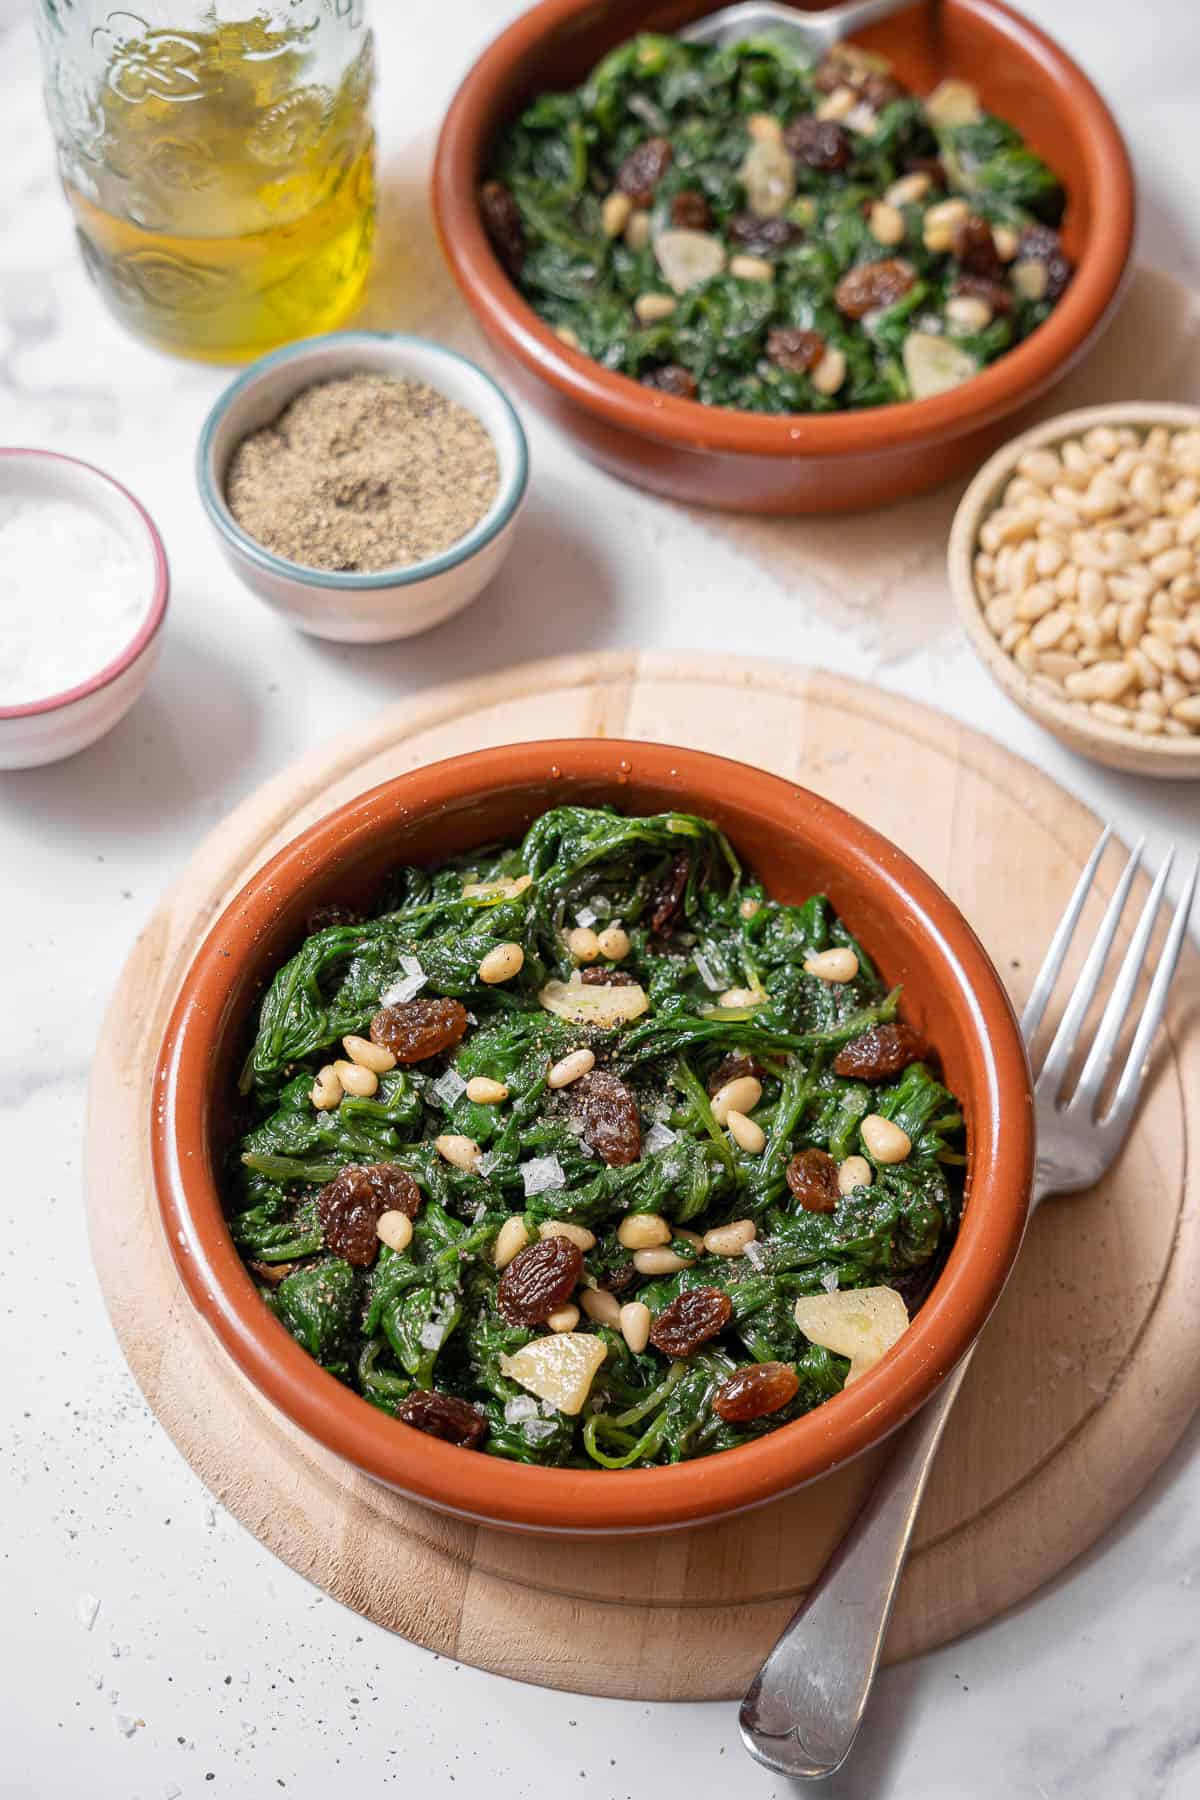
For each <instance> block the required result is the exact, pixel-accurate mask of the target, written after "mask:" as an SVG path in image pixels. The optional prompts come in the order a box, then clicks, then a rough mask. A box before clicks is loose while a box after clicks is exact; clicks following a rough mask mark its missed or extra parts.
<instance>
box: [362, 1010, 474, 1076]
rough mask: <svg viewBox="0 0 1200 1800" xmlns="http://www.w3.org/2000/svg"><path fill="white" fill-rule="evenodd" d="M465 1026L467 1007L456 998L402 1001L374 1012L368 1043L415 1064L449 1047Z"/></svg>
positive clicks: (402, 1060) (464, 1030)
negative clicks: (377, 1045)
mask: <svg viewBox="0 0 1200 1800" xmlns="http://www.w3.org/2000/svg"><path fill="white" fill-rule="evenodd" d="M466 1029H467V1009H466V1007H465V1006H463V1005H461V1004H460V1002H459V1001H457V1000H405V1001H404V1002H402V1004H401V1005H399V1006H385V1007H384V1008H383V1010H382V1011H381V1012H377V1013H376V1014H375V1017H374V1018H373V1019H372V1020H371V1042H372V1043H374V1044H382V1045H383V1048H384V1049H385V1050H390V1051H391V1053H392V1055H393V1056H394V1057H395V1059H396V1061H397V1062H398V1063H417V1062H424V1061H425V1059H426V1058H427V1057H430V1056H437V1055H438V1054H439V1052H440V1051H442V1050H450V1049H452V1048H453V1046H454V1045H455V1044H457V1043H458V1042H459V1041H460V1040H461V1039H462V1037H463V1036H464V1035H465V1033H466Z"/></svg>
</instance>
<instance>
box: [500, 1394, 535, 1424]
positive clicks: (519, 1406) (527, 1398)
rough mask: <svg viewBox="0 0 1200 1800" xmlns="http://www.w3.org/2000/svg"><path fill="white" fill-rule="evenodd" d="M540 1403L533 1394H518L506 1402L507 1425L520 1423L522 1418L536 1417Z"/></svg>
mask: <svg viewBox="0 0 1200 1800" xmlns="http://www.w3.org/2000/svg"><path fill="white" fill-rule="evenodd" d="M537 1410H538V1403H537V1401H536V1400H535V1399H534V1397H533V1395H532V1394H517V1395H515V1396H514V1397H513V1399H511V1400H506V1401H505V1403H504V1422H505V1424H506V1425H519V1424H520V1422H521V1420H522V1419H536V1417H537Z"/></svg>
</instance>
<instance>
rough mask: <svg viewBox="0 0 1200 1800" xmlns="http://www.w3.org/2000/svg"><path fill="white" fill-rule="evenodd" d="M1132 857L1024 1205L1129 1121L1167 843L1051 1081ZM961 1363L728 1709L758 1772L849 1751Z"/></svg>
mask: <svg viewBox="0 0 1200 1800" xmlns="http://www.w3.org/2000/svg"><path fill="white" fill-rule="evenodd" d="M1111 835H1112V832H1111V827H1106V828H1105V830H1104V832H1103V834H1102V836H1101V838H1100V842H1099V843H1098V844H1097V845H1096V848H1095V849H1094V850H1093V851H1092V854H1091V856H1090V857H1089V858H1088V862H1087V867H1086V868H1085V869H1084V871H1083V874H1082V875H1081V876H1080V877H1079V881H1078V884H1077V885H1076V888H1075V892H1074V893H1073V894H1072V896H1071V900H1070V903H1069V904H1068V906H1067V910H1066V912H1065V913H1064V914H1063V916H1062V919H1061V921H1060V922H1059V925H1058V927H1057V929H1056V931H1055V933H1054V936H1053V938H1052V940H1051V943H1050V948H1049V950H1048V951H1047V952H1046V960H1045V962H1044V963H1043V964H1042V967H1041V969H1040V970H1039V972H1038V977H1037V980H1036V981H1035V982H1034V984H1033V992H1032V993H1031V994H1030V996H1029V1001H1028V1004H1027V1005H1026V1007H1025V1011H1024V1013H1023V1014H1022V1016H1021V1032H1022V1035H1023V1037H1024V1039H1025V1043H1026V1045H1027V1046H1029V1047H1032V1044H1033V1040H1034V1037H1035V1036H1036V1034H1037V1029H1038V1026H1039V1025H1040V1024H1041V1022H1042V1019H1043V1017H1044V1015H1045V1011H1046V1006H1047V1004H1048V1002H1049V999H1050V995H1051V994H1052V992H1053V991H1054V986H1055V983H1056V982H1057V980H1058V977H1059V975H1060V973H1061V971H1062V966H1063V963H1064V961H1065V959H1066V955H1067V950H1068V948H1069V946H1070V943H1071V940H1072V938H1073V936H1074V934H1075V927H1076V926H1077V924H1078V923H1079V918H1080V915H1081V914H1082V912H1083V908H1084V904H1085V902H1086V900H1087V897H1088V894H1089V893H1090V891H1091V887H1092V883H1093V881H1094V879H1095V875H1096V869H1097V867H1098V866H1099V863H1100V858H1101V857H1102V856H1103V854H1104V850H1105V846H1106V845H1107V844H1108V841H1109V838H1110V837H1111ZM1143 847H1144V840H1143V841H1141V842H1139V843H1138V844H1137V845H1136V846H1135V848H1134V850H1133V853H1132V854H1131V856H1130V858H1129V861H1128V863H1127V865H1126V867H1125V871H1124V873H1123V875H1122V876H1121V879H1120V881H1119V882H1118V883H1117V887H1116V891H1115V892H1114V894H1113V897H1112V899H1111V900H1110V901H1109V904H1108V907H1107V909H1106V910H1105V914H1104V918H1103V920H1102V921H1101V924H1100V929H1099V931H1098V932H1097V934H1096V938H1095V942H1094V943H1093V944H1092V946H1091V948H1090V950H1089V951H1088V954H1087V957H1086V960H1085V961H1084V965H1083V967H1082V969H1081V970H1080V972H1079V977H1078V979H1077V981H1076V983H1075V986H1074V988H1073V989H1072V992H1071V996H1070V999H1069V1000H1068V1002H1067V1007H1066V1011H1065V1012H1064V1013H1063V1017H1062V1023H1061V1024H1060V1025H1059V1028H1058V1030H1057V1032H1056V1033H1055V1036H1054V1041H1053V1042H1052V1044H1051V1045H1050V1048H1049V1050H1048V1051H1047V1053H1046V1060H1045V1062H1044V1063H1043V1064H1042V1068H1041V1072H1040V1074H1039V1075H1038V1078H1037V1082H1036V1084H1035V1087H1034V1096H1035V1101H1036V1110H1037V1130H1038V1151H1037V1167H1036V1172H1035V1175H1034V1181H1033V1197H1032V1202H1031V1205H1032V1206H1037V1205H1038V1204H1039V1202H1041V1201H1042V1200H1045V1199H1046V1198H1047V1196H1048V1195H1050V1194H1069V1193H1074V1192H1076V1191H1077V1190H1078V1189H1080V1188H1087V1187H1091V1186H1093V1185H1094V1183H1095V1182H1096V1181H1098V1180H1099V1178H1100V1176H1101V1175H1103V1174H1104V1172H1105V1170H1106V1169H1107V1168H1109V1167H1110V1165H1111V1164H1112V1163H1113V1162H1115V1160H1116V1158H1117V1155H1118V1153H1119V1151H1120V1149H1121V1146H1122V1144H1123V1143H1124V1142H1125V1139H1126V1137H1127V1135H1128V1132H1129V1127H1130V1125H1131V1124H1132V1122H1133V1116H1134V1113H1135V1111H1136V1109H1137V1103H1138V1096H1139V1094H1140V1092H1141V1088H1142V1083H1143V1081H1144V1079H1145V1076H1146V1071H1147V1067H1148V1063H1149V1054H1150V1045H1151V1043H1152V1041H1153V1039H1154V1034H1155V1032H1156V1031H1157V1029H1158V1026H1159V1022H1160V1020H1161V1019H1162V1016H1163V1011H1164V1009H1165V1007H1166V1004H1167V992H1168V989H1169V988H1170V985H1171V979H1172V977H1173V975H1174V973H1175V966H1176V964H1177V963H1178V961H1179V953H1180V950H1181V948H1182V946H1183V938H1184V933H1185V931H1186V929H1187V921H1188V914H1189V912H1190V911H1191V906H1192V899H1193V896H1194V894H1195V891H1196V882H1197V876H1198V874H1200V857H1198V858H1197V859H1196V862H1195V863H1194V864H1193V866H1192V869H1191V873H1190V875H1189V876H1188V879H1187V881H1186V883H1185V885H1184V890H1183V895H1182V897H1181V899H1180V901H1179V904H1178V906H1177V907H1176V909H1175V914H1174V917H1173V919H1172V921H1171V925H1170V928H1169V930H1168V932H1167V938H1166V942H1165V944H1164V946H1163V950H1162V954H1161V956H1160V957H1159V959H1158V965H1157V967H1156V968H1155V970H1154V974H1153V977H1152V979H1151V982H1150V989H1149V992H1148V994H1147V995H1146V1002H1145V1005H1144V1006H1143V1008H1142V1013H1141V1017H1140V1019H1139V1020H1138V1023H1137V1027H1136V1030H1135V1032H1134V1037H1133V1042H1132V1044H1131V1046H1130V1049H1129V1055H1128V1057H1127V1058H1126V1062H1125V1066H1124V1068H1123V1069H1122V1071H1121V1074H1120V1077H1119V1079H1118V1082H1117V1086H1116V1090H1115V1092H1114V1094H1113V1097H1112V1100H1111V1102H1110V1104H1109V1106H1108V1108H1107V1110H1106V1111H1105V1112H1104V1113H1103V1115H1101V1114H1100V1112H1099V1105H1100V1097H1101V1093H1102V1092H1103V1089H1104V1086H1105V1081H1106V1078H1107V1076H1108V1073H1109V1071H1110V1069H1111V1067H1112V1063H1113V1058H1114V1055H1115V1053H1116V1049H1117V1045H1118V1042H1119V1041H1120V1037H1121V1030H1122V1027H1123V1025H1124V1023H1125V1018H1126V1015H1127V1014H1128V1012H1129V1008H1130V1004H1131V1002H1132V1000H1133V995H1134V990H1135V989H1136V987H1137V983H1138V977H1139V976H1140V975H1141V973H1142V969H1143V966H1144V965H1145V963H1146V953H1147V950H1148V948H1149V944H1150V937H1151V934H1152V932H1153V930H1154V922H1155V919H1156V917H1157V914H1158V911H1159V907H1160V905H1161V903H1162V898H1163V894H1164V891H1165V889H1166V885H1167V877H1168V875H1169V873H1170V869H1171V863H1172V861H1173V859H1174V854H1175V848H1174V845H1172V846H1171V848H1170V849H1169V850H1168V851H1167V855H1166V858H1165V860H1164V862H1163V866H1162V868H1161V869H1160V870H1159V872H1158V875H1157V877H1156V879H1155V882H1154V885H1153V887H1152V888H1151V890H1150V893H1149V896H1148V898H1147V900H1146V904H1145V906H1144V907H1143V908H1142V912H1141V916H1140V918H1139V920H1138V923H1137V925H1136V927H1135V929H1134V932H1133V936H1132V938H1131V939H1130V943H1129V948H1128V950H1127V951H1126V952H1125V956H1124V958H1123V959H1122V962H1121V966H1120V969H1119V970H1118V972H1117V977H1116V981H1115V983H1114V984H1113V989H1112V993H1111V995H1110V996H1109V1000H1108V1003H1107V1005H1106V1006H1105V1009H1104V1013H1103V1016H1102V1017H1101V1020H1100V1023H1099V1025H1098V1026H1097V1028H1096V1034H1095V1036H1094V1038H1093V1039H1092V1042H1091V1047H1090V1049H1089V1050H1088V1053H1087V1057H1086V1060H1085V1062H1084V1065H1083V1068H1082V1069H1081V1070H1080V1074H1079V1080H1078V1082H1077V1083H1076V1085H1075V1088H1074V1090H1073V1092H1072V1093H1071V1094H1070V1095H1069V1096H1065V1095H1064V1082H1065V1078H1066V1075H1067V1070H1068V1068H1069V1066H1070V1064H1071V1062H1072V1060H1073V1058H1074V1057H1075V1055H1076V1053H1077V1051H1078V1050H1080V1049H1081V1048H1082V1041H1081V1031H1082V1026H1083V1022H1084V1020H1085V1018H1086V1017H1087V1013H1088V1009H1089V1007H1090V1006H1091V1004H1092V1001H1093V1000H1094V998H1095V996H1096V993H1097V990H1098V988H1099V985H1100V979H1101V976H1102V975H1103V973H1104V968H1105V965H1106V963H1107V961H1108V956H1109V952H1110V950H1111V949H1112V945H1113V939H1114V938H1115V937H1116V934H1117V928H1118V926H1119V924H1120V922H1121V916H1122V914H1123V912H1124V910H1125V905H1126V902H1127V900H1128V898H1129V892H1130V889H1131V887H1132V886H1133V880H1134V877H1135V875H1136V874H1137V871H1138V867H1139V865H1140V863H1141V858H1142V850H1143ZM971 1355H972V1351H968V1352H967V1354H966V1356H964V1357H963V1359H962V1361H961V1362H960V1363H959V1365H958V1367H957V1368H956V1369H955V1370H954V1371H953V1373H952V1374H951V1375H950V1376H949V1377H948V1379H947V1380H946V1381H945V1383H944V1384H943V1386H942V1387H941V1388H940V1389H939V1390H938V1392H937V1394H936V1395H935V1396H934V1398H933V1399H932V1400H930V1401H929V1403H928V1404H927V1405H926V1406H925V1407H924V1409H923V1410H922V1412H921V1413H920V1414H919V1415H918V1417H917V1418H916V1420H915V1421H914V1422H913V1423H912V1424H911V1425H909V1426H908V1427H907V1428H906V1430H905V1433H904V1436H903V1439H902V1441H901V1445H900V1448H899V1450H898V1451H897V1452H896V1455H895V1457H894V1458H893V1460H892V1462H891V1463H890V1464H889V1466H888V1469H887V1471H886V1473H885V1475H884V1476H883V1478H882V1480H881V1481H880V1483H879V1486H878V1487H877V1488H876V1490H875V1492H874V1494H873V1495H872V1496H871V1498H870V1500H868V1502H867V1504H866V1505H865V1506H864V1508H863V1510H862V1512H861V1513H860V1514H859V1516H858V1518H857V1519H856V1520H855V1522H854V1524H853V1525H852V1526H851V1528H850V1530H849V1531H848V1532H847V1533H846V1536H845V1537H844V1538H843V1540H842V1542H841V1544H840V1545H839V1547H838V1549H837V1550H836V1551H835V1553H834V1555H833V1557H832V1558H831V1560H830V1562H829V1563H828V1565H827V1566H826V1568H825V1570H824V1571H823V1572H822V1575H821V1577H820V1579H819V1581H818V1582H817V1583H816V1585H815V1586H814V1587H813V1588H812V1589H811V1591H810V1592H809V1593H808V1595H807V1596H806V1597H805V1600H804V1602H803V1604H802V1605H801V1607H800V1609H799V1611H798V1612H797V1613H796V1615H795V1617H794V1618H793V1619H792V1620H791V1623H790V1624H789V1625H788V1627H787V1630H786V1631H785V1632H784V1634H783V1636H782V1637H781V1638H780V1640H779V1642H778V1643H777V1644H776V1646H775V1648H774V1649H773V1650H772V1652H771V1654H770V1655H769V1656H768V1658H767V1660H766V1662H765V1663H764V1664H763V1666H762V1668H761V1669H760V1670H759V1672H758V1674H757V1675H756V1676H755V1678H754V1681H753V1683H752V1684H751V1687H750V1689H749V1691H748V1693H747V1694H746V1698H745V1699H744V1700H743V1702H742V1708H741V1713H740V1715H739V1723H740V1725H741V1729H742V1741H743V1743H744V1744H745V1746H746V1748H747V1750H749V1752H750V1754H751V1756H753V1757H755V1758H756V1759H757V1761H759V1762H760V1763H763V1764H765V1765H766V1767H767V1768H768V1769H774V1770H776V1771H777V1772H778V1773H779V1774H781V1775H791V1776H798V1777H800V1778H802V1779H807V1780H809V1781H820V1780H823V1779H824V1778H825V1777H826V1776H827V1775H832V1774H833V1773H834V1771H835V1770H836V1769H839V1768H840V1767H841V1765H842V1763H843V1762H844V1761H845V1759H846V1757H847V1756H848V1754H849V1752H850V1747H851V1745H852V1744H853V1742H854V1739H855V1737H856V1735H857V1733H858V1728H859V1726H860V1725H861V1723H862V1717H863V1713H864V1711H865V1710H866V1705H867V1701H868V1699H869V1697H870V1693H871V1686H872V1683H873V1681H874V1679H875V1670H876V1668H877V1666H878V1663H879V1653H880V1651H881V1650H882V1648H883V1640H884V1635H885V1633H886V1631H887V1625H888V1620H889V1618H890V1617H891V1612H892V1605H893V1603H894V1601H895V1598H896V1590H897V1588H898V1587H899V1585H900V1576H901V1573H902V1571H903V1568H904V1562H905V1558H906V1556H907V1555H908V1546H909V1540H910V1539H911V1537H912V1533H913V1527H914V1526H915V1524H916V1521H917V1513H918V1511H919V1510H920V1505H921V1498H922V1495H923V1494H924V1492H925V1484H926V1482H927V1481H928V1479H929V1471H930V1469H931V1468H932V1467H933V1459H934V1457H935V1455H936V1454H937V1448H938V1444H939V1442H940V1441H941V1436H942V1432H943V1431H944V1429H945V1425H946V1420H947V1419H948V1418H949V1416H950V1409H951V1407H952V1406H953V1405H954V1401H955V1398H956V1396H957V1394H958V1390H959V1388H960V1387H961V1386H962V1381H963V1377H964V1375H965V1374H966V1372H967V1368H968V1366H969V1364H970V1361H971Z"/></svg>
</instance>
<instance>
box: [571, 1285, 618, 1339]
mask: <svg viewBox="0 0 1200 1800" xmlns="http://www.w3.org/2000/svg"><path fill="white" fill-rule="evenodd" d="M579 1304H580V1305H581V1306H582V1308H583V1310H584V1312H585V1313H586V1314H587V1316H588V1318H589V1319H591V1320H592V1321H593V1323H594V1324H596V1325H609V1326H611V1327H612V1329H613V1330H614V1331H619V1330H620V1329H621V1302H620V1301H619V1300H618V1299H617V1296H616V1295H615V1294H610V1293H609V1292H608V1290H607V1289H606V1288H589V1287H585V1288H580V1290H579Z"/></svg>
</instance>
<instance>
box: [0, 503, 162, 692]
mask: <svg viewBox="0 0 1200 1800" xmlns="http://www.w3.org/2000/svg"><path fill="white" fill-rule="evenodd" d="M150 589H151V580H150V575H149V564H148V562H147V560H146V557H145V556H144V555H140V554H138V553H137V552H136V551H135V550H134V549H133V547H132V546H131V545H130V544H129V543H127V542H126V540H125V539H124V538H123V537H122V535H121V533H120V532H119V531H118V530H117V529H116V527H115V526H113V525H110V524H109V523H108V521H107V520H106V519H102V518H100V517H99V516H98V515H97V514H96V513H94V512H92V511H90V509H89V508H87V507H86V506H80V505H78V504H77V503H76V502H75V501H71V500H60V499H57V498H54V497H51V496H48V495H47V496H43V495H38V494H22V493H12V492H8V493H5V492H3V491H0V706H24V705H26V704H28V703H29V702H31V701H35V700H48V699H49V698H50V697H51V695H53V694H62V693H65V692H66V691H67V690H68V689H69V688H73V687H78V686H79V685H80V683H82V682H84V681H86V680H87V679H88V678H89V676H92V675H97V674H99V672H100V670H101V669H104V668H107V666H108V664H109V663H111V662H114V661H115V660H116V658H117V657H118V656H119V655H120V654H121V652H122V650H124V649H125V648H126V647H127V646H128V645H129V644H130V643H131V642H132V640H133V638H134V637H135V636H136V634H137V630H138V627H139V626H140V625H141V623H142V621H143V620H144V619H145V617H146V613H147V609H148V605H149V600H150Z"/></svg>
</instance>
